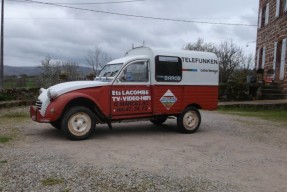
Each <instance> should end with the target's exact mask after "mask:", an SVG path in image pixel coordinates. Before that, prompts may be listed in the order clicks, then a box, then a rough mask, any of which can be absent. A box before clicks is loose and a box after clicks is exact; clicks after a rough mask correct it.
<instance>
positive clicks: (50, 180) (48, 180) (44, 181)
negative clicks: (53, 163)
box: [41, 177, 64, 186]
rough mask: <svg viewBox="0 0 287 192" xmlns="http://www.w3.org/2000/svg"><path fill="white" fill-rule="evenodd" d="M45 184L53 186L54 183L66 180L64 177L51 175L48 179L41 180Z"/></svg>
mask: <svg viewBox="0 0 287 192" xmlns="http://www.w3.org/2000/svg"><path fill="white" fill-rule="evenodd" d="M41 182H42V184H43V185H44V186H52V185H58V184H61V183H63V182H64V180H63V179H58V178H54V177H49V178H47V179H44V180H42V181H41Z"/></svg>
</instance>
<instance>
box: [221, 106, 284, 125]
mask: <svg viewBox="0 0 287 192" xmlns="http://www.w3.org/2000/svg"><path fill="white" fill-rule="evenodd" d="M219 111H220V112H222V113H227V114H233V115H239V116H243V117H258V118H261V119H266V120H271V121H276V122H283V123H287V110H286V109H258V108H252V107H251V108H238V107H231V108H219Z"/></svg>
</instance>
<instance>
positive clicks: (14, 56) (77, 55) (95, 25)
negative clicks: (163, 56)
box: [4, 0, 258, 66]
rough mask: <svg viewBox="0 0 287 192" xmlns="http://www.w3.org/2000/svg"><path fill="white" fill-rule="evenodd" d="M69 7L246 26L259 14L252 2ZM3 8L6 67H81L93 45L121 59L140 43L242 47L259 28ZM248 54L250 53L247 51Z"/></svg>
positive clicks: (17, 5) (26, 6) (15, 5)
mask: <svg viewBox="0 0 287 192" xmlns="http://www.w3.org/2000/svg"><path fill="white" fill-rule="evenodd" d="M43 1H44V0H43ZM45 2H49V1H45ZM53 2H56V1H53ZM61 2H83V1H77V0H74V1H71V0H70V1H67V0H66V1H64V0H62V1H61ZM68 6H74V7H76V6H77V7H81V8H87V9H94V10H101V11H108V12H117V13H125V14H131V15H142V16H149V17H160V18H171V19H182V20H196V21H207V22H224V23H245V24H256V21H257V10H258V3H257V2H254V1H250V0H230V1H227V0H218V1H210V0H201V1H198V0H197V1H195V0H178V1H174V0H146V1H139V2H133V3H122V4H106V5H70V4H68ZM5 9H6V10H5V41H4V43H5V56H4V59H5V60H4V62H5V63H4V64H5V65H12V66H13V65H14V66H15V65H40V61H41V59H43V58H45V57H46V56H47V55H50V56H51V57H52V58H55V59H67V60H74V61H76V62H78V63H80V64H84V63H85V59H84V58H85V57H86V56H87V52H88V50H89V49H92V48H93V47H94V46H95V44H96V43H99V44H100V45H101V46H102V47H103V49H104V50H106V52H107V53H109V54H110V55H111V56H112V57H113V58H116V57H120V56H123V55H124V53H125V52H126V51H127V50H128V49H130V48H131V47H132V44H134V45H135V46H139V45H142V42H143V41H145V44H146V45H147V46H153V47H160V48H170V49H181V48H182V47H183V46H184V45H185V44H187V43H189V42H192V41H196V40H197V38H199V37H202V38H204V39H205V41H206V42H214V43H218V42H221V41H223V40H229V39H233V40H234V41H235V42H239V43H240V44H241V45H242V46H245V45H246V43H247V42H248V41H252V40H254V41H255V37H256V29H257V28H256V27H243V26H225V25H210V24H197V23H185V22H174V21H162V20H152V19H143V18H133V17H125V16H118V15H112V14H103V13H94V12H89V11H81V10H73V9H67V8H61V7H53V6H49V5H43V4H35V3H23V2H12V1H6V4H5ZM47 18H50V19H47ZM248 51H253V50H250V48H248Z"/></svg>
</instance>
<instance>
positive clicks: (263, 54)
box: [261, 47, 266, 69]
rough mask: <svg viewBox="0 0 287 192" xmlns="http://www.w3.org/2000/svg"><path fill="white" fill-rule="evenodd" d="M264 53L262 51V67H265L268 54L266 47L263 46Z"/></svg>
mask: <svg viewBox="0 0 287 192" xmlns="http://www.w3.org/2000/svg"><path fill="white" fill-rule="evenodd" d="M262 52H263V53H262V65H261V67H262V69H263V68H264V65H265V60H266V59H265V56H266V47H263V51H262Z"/></svg>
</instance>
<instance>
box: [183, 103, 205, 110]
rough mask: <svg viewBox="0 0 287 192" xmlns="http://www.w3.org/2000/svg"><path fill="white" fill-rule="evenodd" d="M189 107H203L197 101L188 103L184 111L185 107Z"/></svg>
mask: <svg viewBox="0 0 287 192" xmlns="http://www.w3.org/2000/svg"><path fill="white" fill-rule="evenodd" d="M189 107H194V108H196V109H202V107H201V106H200V105H199V104H197V103H191V104H189V105H187V106H186V107H185V108H184V109H183V111H184V110H185V109H187V108H189Z"/></svg>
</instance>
